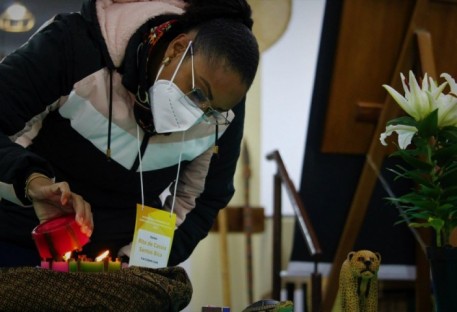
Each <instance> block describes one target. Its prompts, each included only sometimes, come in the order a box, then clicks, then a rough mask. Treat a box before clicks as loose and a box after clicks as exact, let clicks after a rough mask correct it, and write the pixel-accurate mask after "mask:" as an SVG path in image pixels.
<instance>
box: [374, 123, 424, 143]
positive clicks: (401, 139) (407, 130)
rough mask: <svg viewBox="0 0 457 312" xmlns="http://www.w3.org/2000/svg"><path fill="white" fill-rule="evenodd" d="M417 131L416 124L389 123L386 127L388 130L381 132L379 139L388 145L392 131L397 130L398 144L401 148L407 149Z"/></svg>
mask: <svg viewBox="0 0 457 312" xmlns="http://www.w3.org/2000/svg"><path fill="white" fill-rule="evenodd" d="M417 131H418V130H417V128H416V127H414V126H407V125H388V126H387V127H386V131H384V132H383V133H381V136H380V137H379V140H380V141H381V143H382V145H385V146H387V143H386V138H387V137H388V136H390V135H391V134H392V133H394V132H396V133H397V135H398V146H399V147H400V148H401V149H406V148H407V147H408V145H410V144H411V141H412V139H413V137H414V135H415V134H416V133H417Z"/></svg>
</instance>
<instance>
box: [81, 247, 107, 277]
mask: <svg viewBox="0 0 457 312" xmlns="http://www.w3.org/2000/svg"><path fill="white" fill-rule="evenodd" d="M108 255H109V251H108V250H107V251H105V252H104V253H102V254H101V255H100V256H98V257H97V258H95V261H90V259H88V260H87V261H86V260H84V259H83V260H81V262H80V264H79V269H80V271H81V272H103V271H104V270H105V261H104V259H105V258H106V257H107V256H108Z"/></svg>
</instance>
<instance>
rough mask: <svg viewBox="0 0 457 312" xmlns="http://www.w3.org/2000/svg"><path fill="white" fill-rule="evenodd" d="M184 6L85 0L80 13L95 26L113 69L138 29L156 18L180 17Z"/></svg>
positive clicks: (165, 0) (156, 0)
mask: <svg viewBox="0 0 457 312" xmlns="http://www.w3.org/2000/svg"><path fill="white" fill-rule="evenodd" d="M185 5H186V3H185V2H184V1H182V0H140V1H135V0H87V1H85V3H84V4H83V9H82V10H81V14H82V15H83V16H84V17H85V18H86V19H87V20H88V21H90V22H92V23H96V24H98V29H99V35H100V36H101V37H102V38H103V41H104V44H105V46H106V49H107V54H108V56H109V59H110V60H111V62H112V64H111V65H113V66H114V67H116V68H117V67H119V66H120V65H121V63H122V61H123V59H124V56H125V50H126V48H127V44H128V42H129V40H130V38H131V37H132V35H133V34H134V33H135V32H136V31H137V30H138V28H140V27H141V26H142V25H143V24H145V23H146V22H147V21H148V20H150V19H152V18H154V17H156V16H159V15H164V14H174V15H180V14H182V13H183V12H184V8H185Z"/></svg>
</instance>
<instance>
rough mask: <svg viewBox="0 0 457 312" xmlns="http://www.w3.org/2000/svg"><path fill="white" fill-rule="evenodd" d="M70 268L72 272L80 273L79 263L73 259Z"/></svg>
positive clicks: (69, 264)
mask: <svg viewBox="0 0 457 312" xmlns="http://www.w3.org/2000/svg"><path fill="white" fill-rule="evenodd" d="M68 268H69V271H70V272H78V262H77V261H76V260H75V259H71V260H70V262H68Z"/></svg>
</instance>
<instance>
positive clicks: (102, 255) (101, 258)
mask: <svg viewBox="0 0 457 312" xmlns="http://www.w3.org/2000/svg"><path fill="white" fill-rule="evenodd" d="M108 255H109V250H106V251H105V252H103V253H101V254H100V255H99V256H98V257H97V258H95V261H102V260H103V259H105V258H106V257H108Z"/></svg>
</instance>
